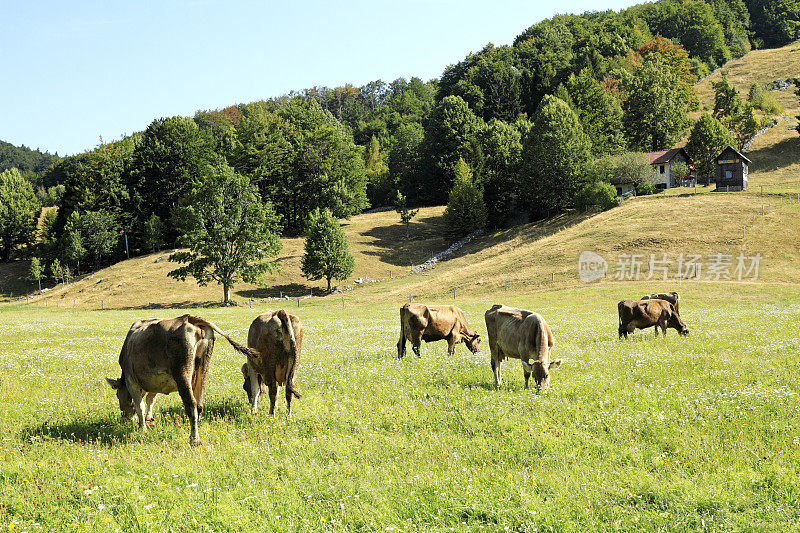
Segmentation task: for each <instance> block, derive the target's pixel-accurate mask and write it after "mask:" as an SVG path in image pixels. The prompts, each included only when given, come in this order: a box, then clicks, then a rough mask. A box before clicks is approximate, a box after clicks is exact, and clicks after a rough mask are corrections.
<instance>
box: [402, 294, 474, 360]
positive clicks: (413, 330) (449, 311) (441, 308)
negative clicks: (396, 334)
mask: <svg viewBox="0 0 800 533" xmlns="http://www.w3.org/2000/svg"><path fill="white" fill-rule="evenodd" d="M442 339H447V353H448V354H450V355H451V356H452V355H453V353H455V351H456V344H458V343H460V342H463V343H464V344H465V345H466V347H467V349H468V350H469V351H471V352H472V353H478V352H479V351H480V343H481V336H480V335H479V334H478V332H476V331H475V330H473V329H472V328H471V327H469V324H468V323H467V319H466V318H465V317H464V312H463V311H462V310H461V309H459V308H458V307H456V306H455V305H423V304H415V303H408V304H405V305H404V306H403V307H401V308H400V340H398V341H397V357H398V359H402V358H403V356H404V355H405V354H406V340H408V341H409V342H411V348H412V350H414V353H415V354H417V357H420V354H419V347H420V345H421V344H422V341H425V342H433V341H440V340H442Z"/></svg>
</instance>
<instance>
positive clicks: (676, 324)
mask: <svg viewBox="0 0 800 533" xmlns="http://www.w3.org/2000/svg"><path fill="white" fill-rule="evenodd" d="M670 311H671V312H670V316H669V319H667V327H670V328H675V330H677V332H678V333H679V334H680V335H681V336H683V337H686V336H688V335H689V327H688V326H687V325H686V324H685V323H684V322H683V320H681V315H679V314H678V313H676V312H675V308H674V307H672V305H670Z"/></svg>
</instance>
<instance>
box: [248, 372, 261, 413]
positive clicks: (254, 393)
mask: <svg viewBox="0 0 800 533" xmlns="http://www.w3.org/2000/svg"><path fill="white" fill-rule="evenodd" d="M247 371H248V373H249V376H250V414H253V415H254V414H256V413H258V400H260V399H261V378H260V376H259V375H258V374H256V372H255V370H253V367H252V365H249V364H248V365H247Z"/></svg>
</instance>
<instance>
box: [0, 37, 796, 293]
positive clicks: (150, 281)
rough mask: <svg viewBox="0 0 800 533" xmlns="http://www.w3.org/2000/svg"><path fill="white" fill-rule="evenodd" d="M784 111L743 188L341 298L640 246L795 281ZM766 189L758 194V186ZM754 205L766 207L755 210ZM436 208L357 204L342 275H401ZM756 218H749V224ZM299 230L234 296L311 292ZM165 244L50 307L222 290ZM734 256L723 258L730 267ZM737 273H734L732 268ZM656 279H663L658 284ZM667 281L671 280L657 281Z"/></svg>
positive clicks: (761, 56)
mask: <svg viewBox="0 0 800 533" xmlns="http://www.w3.org/2000/svg"><path fill="white" fill-rule="evenodd" d="M725 69H726V70H727V71H728V72H729V79H730V80H731V82H732V83H733V84H734V85H735V86H736V87H737V88H738V89H739V90H740V92H742V93H745V94H746V92H747V89H748V88H749V86H750V84H751V83H753V82H757V83H768V82H771V81H773V80H776V79H785V78H788V77H790V76H792V75H795V74H796V73H797V72H800V42H795V43H792V44H791V45H788V46H786V47H783V48H781V49H776V50H758V51H754V52H751V53H750V54H748V55H747V56H745V57H743V58H741V59H738V60H735V61H732V62H730V63H728V64H727V65H726V67H725ZM720 77H721V73H720V72H716V73H715V74H713V75H712V76H710V77H709V78H706V79H705V80H703V81H702V82H700V83H699V84H698V85H697V90H698V94H699V96H700V100H701V104H702V105H713V91H712V89H711V83H712V82H714V81H717V80H718V79H719V78H720ZM773 94H774V95H775V97H776V99H777V100H778V101H779V102H780V103H781V104H782V105H783V106H784V107H785V108H786V111H785V113H784V115H783V116H781V117H780V119H779V122H778V124H777V125H776V126H775V127H773V128H771V129H770V130H768V131H767V132H766V133H765V134H763V135H761V136H760V137H759V138H758V139H756V141H755V143H754V144H753V149H752V150H751V152H750V153H749V156H750V157H751V159H752V160H753V165H752V167H751V173H750V183H751V188H750V190H749V191H747V192H744V193H730V194H721V193H712V192H710V191H711V188H702V187H701V188H699V189H698V190H697V194H696V195H695V194H693V193H694V191H693V190H690V189H673V190H671V191H669V193H668V194H659V195H654V196H650V197H640V198H635V199H633V200H629V201H627V202H625V204H624V205H622V206H621V207H620V208H617V209H613V210H611V211H607V212H605V213H599V214H594V213H589V214H575V213H572V214H566V215H562V216H560V217H557V218H555V219H552V220H548V221H543V222H538V223H534V224H527V225H523V226H519V227H515V228H511V229H508V230H504V231H499V232H495V233H491V234H487V235H485V236H483V237H481V238H479V239H476V240H474V241H473V242H471V243H470V244H469V245H467V246H466V247H465V248H464V249H462V250H461V251H460V252H458V253H457V254H456V255H455V256H453V257H452V258H451V259H450V260H448V261H444V262H442V263H440V264H439V265H438V266H437V267H436V268H434V269H432V270H429V271H426V272H424V273H423V274H414V275H412V276H407V277H403V278H401V279H394V280H390V281H385V282H382V283H379V284H367V285H366V286H359V287H358V288H357V289H356V290H354V291H351V292H348V293H347V298H348V299H360V300H365V301H384V300H393V301H397V300H399V301H402V300H405V299H408V298H409V297H410V296H412V297H414V298H445V297H449V298H452V290H453V289H454V288H456V292H457V294H459V295H460V296H459V297H470V296H474V297H478V296H483V295H488V294H494V293H496V292H497V291H500V290H505V289H506V287H508V289H509V291H514V292H515V293H529V292H536V291H541V290H544V289H548V288H561V287H569V286H574V285H575V284H576V283H580V282H579V280H578V278H577V261H578V256H579V255H580V253H581V252H582V251H584V250H591V251H594V252H596V253H598V254H600V255H601V256H602V257H604V258H605V259H606V261H607V262H608V268H609V271H608V275H607V277H606V279H605V280H604V281H603V283H610V282H614V281H615V279H614V275H615V269H616V267H617V259H618V256H619V255H620V254H628V255H630V254H641V255H642V256H643V258H644V259H643V261H644V263H645V264H644V265H643V266H642V272H643V274H642V279H643V278H644V277H645V276H646V275H647V270H648V267H647V264H646V263H647V261H648V260H649V257H650V254H656V256H657V257H658V258H661V257H662V254H666V255H667V259H669V260H672V261H673V263H672V265H671V270H670V275H671V276H672V275H675V274H676V272H677V271H676V262H677V258H678V256H679V254H681V253H683V254H687V256H688V254H699V255H701V256H702V257H703V258H704V259H706V260H707V259H708V257H709V256H710V254H715V253H725V254H727V253H730V254H731V255H733V256H734V257H736V256H738V255H739V254H740V253H743V254H744V255H746V256H748V257H750V256H754V255H755V254H761V257H762V262H761V271H760V273H759V279H758V282H763V283H777V284H785V283H798V282H800V266H799V265H800V250H799V249H798V245H797V244H798V243H800V216H798V214H800V206H798V204H797V196H796V195H797V194H798V193H800V136H798V135H797V132H796V131H795V130H794V129H792V128H793V127H794V125H795V124H796V119H795V118H794V117H795V116H796V115H797V114H798V113H800V102H798V98H797V97H796V96H795V95H794V93H793V91H791V90H784V91H773ZM762 186H763V187H764V195H763V196H762V195H761V187H762ZM762 211H763V212H765V213H767V214H765V215H763V216H762ZM442 212H443V208H442V207H435V208H426V209H423V210H422V211H421V212H420V214H419V215H418V216H417V218H416V219H414V221H413V223H412V229H411V238H410V239H408V240H406V239H405V238H404V233H405V231H404V228H403V227H402V226H401V225H400V224H399V222H398V216H397V214H396V213H394V212H393V211H388V212H380V213H366V214H362V215H359V216H356V217H353V218H352V219H351V220H349V221H344V222H343V226H344V229H345V232H346V233H347V236H348V241H349V242H350V246H351V249H352V251H353V253H354V255H355V258H356V271H355V273H354V275H353V277H352V278H351V279H350V280H348V282H349V283H351V284H352V281H353V279H356V278H367V279H383V278H388V277H389V274H390V272H391V274H392V275H393V276H395V277H397V276H398V275H404V274H407V273H408V271H409V270H410V267H411V266H412V265H417V264H419V263H421V262H423V261H425V260H426V259H428V258H429V257H431V256H432V255H434V254H435V253H437V252H439V251H442V250H444V249H445V248H446V247H447V245H448V242H447V240H446V239H445V238H444V237H443V231H442V228H443V221H442V217H441V215H442ZM754 221H755V224H754ZM302 246H303V241H302V239H299V238H297V239H285V240H284V248H283V251H282V253H281V257H280V263H281V271H280V272H279V273H277V274H275V275H273V276H271V277H270V279H269V281H268V285H269V287H268V288H266V289H265V288H259V287H256V286H253V285H248V284H244V283H243V284H239V285H237V286H236V287H235V290H234V294H235V296H234V298H235V299H236V300H238V301H239V302H240V303H241V302H244V301H246V300H248V299H250V298H264V297H271V296H278V295H280V294H284V295H287V294H288V295H291V296H300V295H306V294H308V293H309V292H310V291H312V290H321V289H322V288H323V287H324V283H323V282H322V281H318V282H309V281H308V280H305V279H304V278H303V277H302V274H301V272H300V258H301V256H302V253H303V249H302ZM167 256H168V252H162V253H157V254H152V255H148V256H144V257H139V258H135V259H132V260H130V261H123V262H120V263H118V264H116V265H114V266H111V267H109V268H106V269H104V270H102V271H100V272H97V273H96V274H94V275H93V276H91V277H89V278H85V279H82V280H80V281H78V282H76V283H75V284H73V286H72V287H70V290H69V291H66V290H64V289H63V288H58V289H56V290H53V291H49V292H48V293H47V296H46V297H47V299H48V301H49V304H50V305H52V304H53V301H54V299H59V300H60V301H61V302H63V303H61V305H68V306H71V305H76V306H78V307H88V308H99V307H100V306H101V302H102V305H103V306H104V307H144V306H148V305H149V304H151V303H152V304H155V305H184V306H189V305H198V304H210V303H214V302H217V301H219V299H220V295H221V289H219V288H218V287H216V286H208V287H198V286H197V285H196V284H195V283H193V282H191V281H187V282H178V281H174V280H171V279H169V278H167V277H166V273H167V272H168V271H169V270H171V269H173V268H174V264H172V263H169V262H168V261H166V257H167ZM735 264H736V263H735V259H734V264H733V265H732V266H731V273H733V268H734V267H735ZM25 270H26V267H25V265H24V264H23V263H17V264H10V265H3V266H2V268H0V287H2V292H3V293H4V294H5V295H6V296H7V295H8V294H9V292H14V293H15V294H17V295H18V294H19V293H20V292H21V291H22V290H30V288H31V285H30V283H28V282H26V281H25V280H24V276H25ZM734 277H735V276H734ZM662 283H663V282H662ZM663 284H664V285H665V286H672V285H673V284H674V281H670V282H668V283H663Z"/></svg>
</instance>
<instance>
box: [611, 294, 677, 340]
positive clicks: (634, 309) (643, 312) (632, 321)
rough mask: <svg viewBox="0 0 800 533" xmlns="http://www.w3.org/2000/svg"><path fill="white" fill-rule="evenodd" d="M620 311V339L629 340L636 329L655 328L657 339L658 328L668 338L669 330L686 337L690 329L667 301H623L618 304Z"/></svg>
mask: <svg viewBox="0 0 800 533" xmlns="http://www.w3.org/2000/svg"><path fill="white" fill-rule="evenodd" d="M617 309H618V311H619V337H620V338H622V337H625V338H626V339H627V338H628V334H629V333H633V332H634V330H635V329H637V328H638V329H645V328H649V327H651V326H655V330H656V337H657V336H658V328H659V327H660V328H661V332H662V333H663V334H664V336H665V337H666V335H667V328H668V327H669V328H675V330H676V331H677V332H678V333H679V334H681V335H683V336H685V335H688V334H689V328H688V327H686V324H684V323H683V320H681V316H680V315H679V314H678V312H677V311H676V310H675V306H674V305H672V303H670V302H668V301H666V300H622V301H621V302H619V303H618V304H617Z"/></svg>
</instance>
